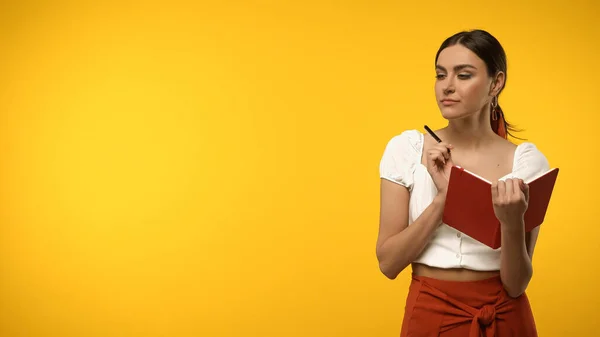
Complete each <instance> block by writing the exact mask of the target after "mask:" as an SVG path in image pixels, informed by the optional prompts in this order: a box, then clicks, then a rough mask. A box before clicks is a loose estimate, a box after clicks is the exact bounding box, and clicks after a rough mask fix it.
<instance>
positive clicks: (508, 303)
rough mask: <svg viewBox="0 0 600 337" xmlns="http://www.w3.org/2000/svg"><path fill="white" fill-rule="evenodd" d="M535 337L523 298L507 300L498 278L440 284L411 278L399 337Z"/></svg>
mask: <svg viewBox="0 0 600 337" xmlns="http://www.w3.org/2000/svg"><path fill="white" fill-rule="evenodd" d="M421 336H422V337H430V336H431V337H433V336H435V337H438V336H439V337H454V336H457V337H458V336H461V337H505V336H506V337H508V336H519V337H536V336H537V333H536V328H535V322H534V319H533V314H532V312H531V307H530V305H529V301H528V299H527V296H526V295H525V294H523V295H521V296H519V297H518V298H512V297H510V296H508V294H507V293H506V291H505V290H504V287H503V285H502V282H501V280H500V277H499V276H498V277H492V278H489V279H485V280H481V281H469V282H458V281H442V280H436V279H432V278H427V277H421V276H415V275H413V278H412V282H411V285H410V290H409V294H408V297H407V301H406V308H405V314H404V320H403V324H402V332H401V337H421Z"/></svg>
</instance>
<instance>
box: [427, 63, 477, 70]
mask: <svg viewBox="0 0 600 337" xmlns="http://www.w3.org/2000/svg"><path fill="white" fill-rule="evenodd" d="M435 68H436V69H440V70H442V71H446V68H444V67H442V66H441V65H439V64H436V65H435ZM465 68H473V69H475V70H477V68H476V67H474V66H472V65H470V64H459V65H456V66H454V71H459V70H462V69H465Z"/></svg>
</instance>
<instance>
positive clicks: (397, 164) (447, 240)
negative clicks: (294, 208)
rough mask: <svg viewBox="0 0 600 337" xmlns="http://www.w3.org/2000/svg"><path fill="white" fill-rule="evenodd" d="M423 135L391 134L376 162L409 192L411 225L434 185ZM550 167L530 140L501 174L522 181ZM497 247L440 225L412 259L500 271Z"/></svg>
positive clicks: (386, 176) (383, 175)
mask: <svg viewBox="0 0 600 337" xmlns="http://www.w3.org/2000/svg"><path fill="white" fill-rule="evenodd" d="M423 139H424V135H423V134H422V133H421V132H419V131H418V130H406V131H404V132H402V133H401V134H399V135H397V136H394V137H393V138H392V139H391V140H390V141H389V142H388V144H387V146H386V147H385V150H384V152H383V156H382V158H381V162H380V165H379V172H380V177H381V178H383V179H387V180H390V181H392V182H394V183H397V184H400V185H402V186H405V187H407V188H408V190H409V191H410V201H409V217H408V218H409V220H408V224H409V225H410V224H412V223H413V222H414V221H415V220H416V219H417V218H418V217H419V215H421V213H422V212H423V211H424V210H425V208H427V206H429V205H430V204H431V202H432V201H433V199H434V197H435V196H436V194H437V188H436V187H435V184H434V182H433V179H432V178H431V176H430V175H429V172H428V171H427V167H426V166H425V165H423V164H422V163H421V157H422V156H421V154H422V152H423ZM548 169H549V165H548V161H547V160H546V157H545V156H544V155H543V154H542V153H541V152H540V151H539V150H538V149H537V148H536V146H535V145H534V144H532V143H528V142H524V143H521V144H519V145H518V146H517V148H516V150H515V155H514V161H513V169H512V172H511V173H509V174H507V175H506V176H504V177H502V178H501V180H505V179H507V178H521V179H523V180H525V181H527V180H529V179H531V178H534V177H536V176H538V175H539V174H542V173H543V172H545V171H547V170H548ZM500 249H501V248H498V249H492V248H490V247H488V246H486V245H484V244H482V243H480V242H479V241H476V240H475V239H473V238H471V237H469V236H468V235H466V234H464V233H462V232H460V231H458V230H456V229H454V228H452V227H450V226H448V225H446V224H442V225H441V226H440V227H438V228H437V229H436V231H435V232H434V234H433V236H432V238H431V241H430V242H429V243H428V245H427V246H426V247H425V249H424V250H423V251H422V253H421V254H420V255H419V256H418V257H417V259H416V260H415V261H414V262H418V263H422V264H426V265H429V266H433V267H438V268H466V269H472V270H485V271H490V270H500Z"/></svg>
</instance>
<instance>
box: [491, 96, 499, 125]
mask: <svg viewBox="0 0 600 337" xmlns="http://www.w3.org/2000/svg"><path fill="white" fill-rule="evenodd" d="M497 107H498V96H494V97H493V98H492V104H491V108H492V111H491V113H492V120H493V121H495V120H498V110H496V108H497Z"/></svg>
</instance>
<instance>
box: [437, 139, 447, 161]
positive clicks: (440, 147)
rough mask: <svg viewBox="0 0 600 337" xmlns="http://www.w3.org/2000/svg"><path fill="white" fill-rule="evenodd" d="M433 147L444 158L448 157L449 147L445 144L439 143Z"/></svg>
mask: <svg viewBox="0 0 600 337" xmlns="http://www.w3.org/2000/svg"><path fill="white" fill-rule="evenodd" d="M434 148H435V149H436V150H438V151H439V152H440V153H442V154H443V156H444V158H446V159H449V158H450V148H449V147H448V145H447V144H444V143H439V144H437V145H436V146H435V147H434Z"/></svg>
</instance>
